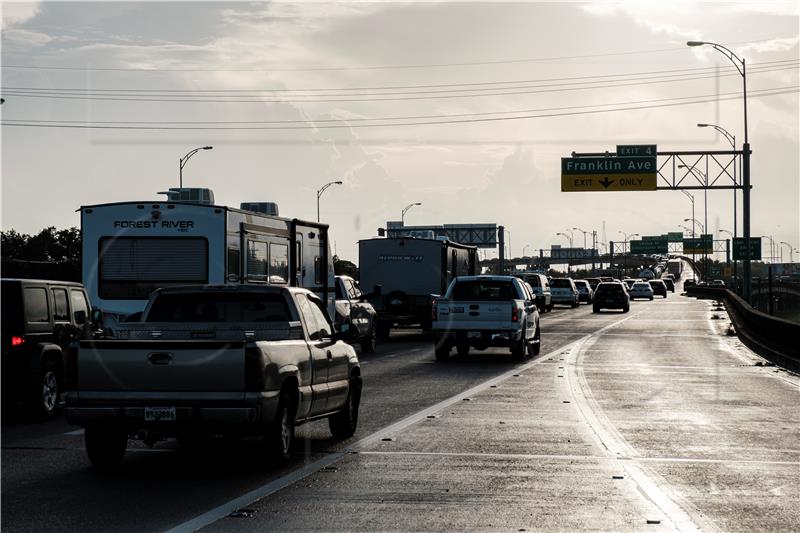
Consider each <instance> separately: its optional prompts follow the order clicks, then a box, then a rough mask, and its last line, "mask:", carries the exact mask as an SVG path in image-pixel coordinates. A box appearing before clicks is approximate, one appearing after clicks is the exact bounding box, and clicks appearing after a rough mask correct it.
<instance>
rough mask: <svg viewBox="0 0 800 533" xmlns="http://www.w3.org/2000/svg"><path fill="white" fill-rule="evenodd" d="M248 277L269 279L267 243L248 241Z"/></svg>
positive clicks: (249, 278)
mask: <svg viewBox="0 0 800 533" xmlns="http://www.w3.org/2000/svg"><path fill="white" fill-rule="evenodd" d="M247 279H248V280H250V281H266V280H267V243H265V242H257V241H247Z"/></svg>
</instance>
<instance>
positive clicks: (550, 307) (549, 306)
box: [547, 304, 553, 313]
mask: <svg viewBox="0 0 800 533" xmlns="http://www.w3.org/2000/svg"><path fill="white" fill-rule="evenodd" d="M552 310H553V304H550V305H548V306H547V312H548V313H549V312H550V311H552Z"/></svg>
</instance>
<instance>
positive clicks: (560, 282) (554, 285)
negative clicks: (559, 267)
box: [550, 278, 572, 289]
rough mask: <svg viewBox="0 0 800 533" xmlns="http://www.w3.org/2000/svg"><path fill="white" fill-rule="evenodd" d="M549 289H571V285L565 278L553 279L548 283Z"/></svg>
mask: <svg viewBox="0 0 800 533" xmlns="http://www.w3.org/2000/svg"><path fill="white" fill-rule="evenodd" d="M550 288H551V289H571V288H572V284H571V283H570V281H569V280H568V279H565V278H553V280H552V281H551V282H550Z"/></svg>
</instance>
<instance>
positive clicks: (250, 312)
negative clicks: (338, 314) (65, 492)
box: [65, 285, 361, 468]
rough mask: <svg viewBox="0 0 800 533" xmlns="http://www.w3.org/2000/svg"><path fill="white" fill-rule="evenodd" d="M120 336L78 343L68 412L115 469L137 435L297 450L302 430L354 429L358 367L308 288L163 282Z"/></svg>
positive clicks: (91, 451) (98, 458) (278, 453)
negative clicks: (325, 424) (260, 439)
mask: <svg viewBox="0 0 800 533" xmlns="http://www.w3.org/2000/svg"><path fill="white" fill-rule="evenodd" d="M120 325H121V326H124V328H120V329H119V330H117V331H116V337H115V338H113V339H101V340H84V341H80V343H75V344H73V345H72V346H71V347H70V349H69V351H68V354H67V363H66V371H65V377H66V385H67V387H66V388H67V394H66V408H65V413H66V418H67V420H68V421H69V422H70V423H72V424H76V425H79V426H82V427H84V428H86V432H85V441H86V451H87V453H88V456H89V460H90V461H91V462H92V464H93V465H95V466H97V467H100V468H111V467H114V466H117V465H118V464H119V463H120V462H121V461H122V459H123V456H124V454H125V450H126V447H127V441H128V439H129V438H136V439H141V440H143V441H144V442H145V443H146V444H149V445H152V444H154V443H155V442H156V441H158V440H163V439H166V438H168V437H179V438H180V437H185V438H193V437H197V436H200V435H204V434H223V435H230V436H237V435H247V434H250V435H252V434H257V435H263V436H264V439H265V444H266V446H267V449H268V450H269V452H270V454H271V456H274V457H275V458H276V459H278V460H286V459H288V457H289V454H290V451H291V448H292V443H293V441H294V428H295V425H297V424H301V423H304V422H307V421H310V420H314V419H318V418H323V417H327V418H328V421H329V426H330V430H331V433H332V434H333V435H334V436H336V437H341V438H346V437H350V436H352V435H353V434H354V433H355V430H356V425H357V422H358V407H359V402H360V397H361V368H360V365H359V362H358V358H357V357H356V353H355V351H354V350H353V348H352V347H351V346H350V345H348V344H346V343H345V342H343V341H344V340H348V339H349V338H350V336H351V335H352V334H353V332H354V331H355V330H354V329H351V328H350V325H349V323H347V322H346V323H345V324H343V325H342V326H340V328H339V330H338V331H337V330H336V329H335V328H334V327H333V326H332V324H331V320H330V318H329V316H328V314H327V311H326V308H325V305H324V304H323V303H322V301H321V300H320V299H319V297H317V296H316V295H315V294H314V293H312V292H310V291H308V290H305V289H299V288H287V287H275V286H256V285H224V286H205V287H204V286H191V287H175V288H167V289H160V290H158V291H156V292H154V293H153V295H152V296H151V297H150V301H149V303H148V304H147V307H146V308H145V310H144V313H143V315H142V318H141V321H140V322H135V323H123V324H120Z"/></svg>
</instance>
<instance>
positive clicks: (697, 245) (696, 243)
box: [683, 234, 714, 254]
mask: <svg viewBox="0 0 800 533" xmlns="http://www.w3.org/2000/svg"><path fill="white" fill-rule="evenodd" d="M683 253H685V254H711V253H714V237H713V236H711V235H708V234H704V235H701V236H700V238H697V239H683Z"/></svg>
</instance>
